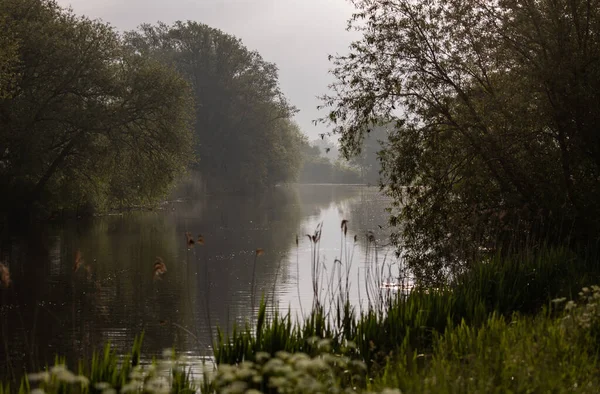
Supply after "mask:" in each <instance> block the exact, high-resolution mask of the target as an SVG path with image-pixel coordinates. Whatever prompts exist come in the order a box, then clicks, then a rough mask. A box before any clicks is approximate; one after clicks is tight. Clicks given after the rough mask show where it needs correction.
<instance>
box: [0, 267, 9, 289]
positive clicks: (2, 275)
mask: <svg viewBox="0 0 600 394" xmlns="http://www.w3.org/2000/svg"><path fill="white" fill-rule="evenodd" d="M0 285H1V286H2V287H4V288H5V289H6V288H8V286H10V271H9V269H8V267H7V266H6V265H5V264H3V263H0Z"/></svg>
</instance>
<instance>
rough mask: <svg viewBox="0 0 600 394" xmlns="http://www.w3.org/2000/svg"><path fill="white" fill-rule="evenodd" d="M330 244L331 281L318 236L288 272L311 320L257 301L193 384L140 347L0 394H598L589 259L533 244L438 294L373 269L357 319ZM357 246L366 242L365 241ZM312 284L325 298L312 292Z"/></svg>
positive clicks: (106, 353)
mask: <svg viewBox="0 0 600 394" xmlns="http://www.w3.org/2000/svg"><path fill="white" fill-rule="evenodd" d="M341 235H342V239H343V242H342V246H341V252H340V253H341V257H340V258H339V260H336V261H339V267H340V269H339V270H337V271H334V272H331V273H328V272H327V271H326V270H325V262H324V261H322V260H321V259H320V257H319V247H320V246H319V241H320V231H319V228H317V229H316V230H315V232H314V234H312V235H310V238H311V243H312V248H313V249H314V254H313V256H314V257H313V258H312V259H311V261H310V262H308V261H307V262H299V263H301V264H311V270H312V273H313V275H312V280H313V284H314V285H315V286H314V288H315V293H314V299H313V304H312V306H311V307H309V306H308V305H306V306H305V310H304V312H305V313H304V314H303V315H301V316H296V318H294V317H293V316H292V314H291V312H288V313H281V312H280V311H279V308H278V307H277V306H275V305H269V304H268V301H265V295H264V294H263V298H262V300H261V302H260V306H259V307H258V312H257V315H256V317H255V319H252V321H249V322H247V323H246V325H244V326H235V325H234V327H233V328H232V330H231V331H230V332H229V333H228V334H227V333H224V332H222V331H221V330H220V329H218V333H217V336H216V338H215V341H214V344H213V351H214V358H213V359H212V360H210V361H208V362H207V363H206V365H205V366H204V372H203V373H202V374H201V376H198V374H196V375H194V374H193V373H192V369H191V367H190V365H189V364H188V362H189V361H186V359H183V358H178V357H177V355H176V353H175V352H173V351H166V352H165V355H164V357H162V358H157V359H154V360H153V362H152V363H151V364H150V365H148V364H145V365H142V364H140V355H141V354H142V353H143V352H142V346H143V333H140V334H141V335H140V336H139V337H138V338H136V339H135V341H134V343H133V347H132V351H131V352H130V353H129V354H127V355H119V354H117V353H115V352H114V351H113V350H111V347H110V344H106V346H105V348H104V350H102V351H99V352H98V353H97V354H94V356H93V357H92V359H91V360H81V361H80V362H79V363H78V364H77V365H69V366H66V365H64V360H62V361H61V359H60V358H59V357H60V355H57V358H56V365H54V366H50V367H49V368H48V369H46V370H43V371H27V372H28V375H26V376H25V377H24V378H23V379H22V381H20V382H14V381H13V382H12V383H11V382H8V381H4V382H3V383H2V384H1V385H0V387H1V388H0V392H1V393H2V394H5V393H12V392H20V393H29V392H35V393H41V392H42V391H43V392H46V393H80V392H84V393H85V392H94V393H96V392H98V393H104V394H108V393H114V392H124V393H125V392H149V393H158V392H160V393H167V392H177V393H180V392H184V393H192V392H203V393H209V392H224V393H245V392H249V391H248V390H257V392H268V393H284V392H288V393H289V392H292V393H304V392H306V393H309V392H325V391H326V392H357V393H359V392H382V393H383V392H386V393H392V392H396V393H397V392H411V393H412V392H415V393H421V392H422V393H426V392H436V393H437V392H439V393H464V392H482V391H484V392H507V391H512V392H526V391H533V392H540V391H546V390H552V391H556V390H558V391H559V392H560V391H567V390H569V391H571V390H574V391H576V392H594V390H596V388H597V387H598V386H597V384H598V383H600V377H599V376H598V374H597V370H598V360H597V356H596V355H597V352H598V350H599V349H600V342H599V341H600V335H599V334H598V333H600V287H597V286H594V285H593V283H595V281H596V280H597V278H598V276H599V275H600V267H598V264H597V262H598V259H597V256H596V255H595V254H592V253H591V251H592V249H591V248H590V249H587V251H585V252H587V254H585V253H583V252H584V251H582V253H579V254H577V253H574V252H573V251H570V250H569V249H567V248H561V247H551V246H545V245H544V244H543V243H538V244H534V243H532V244H530V245H529V247H528V248H526V249H520V250H518V251H514V252H512V253H504V254H501V253H496V254H493V255H491V256H490V257H489V258H487V259H485V260H482V261H480V262H479V263H477V264H476V265H475V266H474V267H473V269H471V270H469V271H465V272H464V273H462V274H459V275H457V276H456V277H455V278H454V279H453V280H452V281H451V282H450V283H449V284H448V285H446V286H443V287H439V288H432V287H429V286H427V285H423V284H420V283H419V282H418V281H417V282H412V281H411V282H410V283H409V282H407V280H408V279H407V278H406V277H405V276H404V275H405V272H403V271H400V270H398V268H392V266H394V267H398V265H394V264H391V262H390V263H380V264H376V263H375V262H373V261H372V262H370V263H369V264H368V266H369V268H368V269H367V276H366V277H365V278H364V280H365V282H366V283H365V285H366V286H365V288H366V289H367V292H366V294H364V301H365V302H364V303H363V304H362V306H360V307H359V306H353V305H351V304H350V302H349V292H348V289H349V287H350V286H352V283H351V282H352V281H351V278H349V277H348V274H347V272H348V271H346V269H347V268H348V267H349V266H350V265H351V264H353V259H354V258H355V257H354V256H352V253H351V246H350V245H352V239H353V237H352V236H351V235H350V234H348V224H347V222H346V221H344V222H342V224H341ZM365 237H367V242H369V234H365ZM188 238H189V237H188ZM188 241H189V240H188ZM354 242H356V241H354ZM373 242H374V241H373ZM203 244H204V240H202V242H201V243H199V244H198V247H202V245H203ZM187 246H188V247H190V245H187ZM349 248H350V250H349ZM260 254H262V249H258V250H257V251H256V255H257V257H258V256H260ZM255 262H256V259H255ZM565 262H569V263H570V264H565ZM392 269H394V270H398V271H392ZM165 272H166V270H165ZM389 275H392V276H393V277H395V278H398V281H399V282H396V285H397V286H396V288H397V289H405V288H409V289H410V291H395V292H390V291H389V284H388V283H387V282H388V281H389ZM403 280H404V281H403ZM367 282H368V283H367ZM319 284H325V287H324V289H323V290H319V289H320V286H319ZM7 286H8V285H7ZM268 299H269V297H268V296H267V298H266V300H268ZM69 368H71V369H69ZM39 390H41V391H39Z"/></svg>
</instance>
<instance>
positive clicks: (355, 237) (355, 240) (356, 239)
mask: <svg viewBox="0 0 600 394" xmlns="http://www.w3.org/2000/svg"><path fill="white" fill-rule="evenodd" d="M357 241H358V236H357V235H356V234H355V235H354V243H356V242H357Z"/></svg>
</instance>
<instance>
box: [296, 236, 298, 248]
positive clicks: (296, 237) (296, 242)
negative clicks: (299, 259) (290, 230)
mask: <svg viewBox="0 0 600 394" xmlns="http://www.w3.org/2000/svg"><path fill="white" fill-rule="evenodd" d="M296 246H298V234H296Z"/></svg>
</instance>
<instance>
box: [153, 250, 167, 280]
mask: <svg viewBox="0 0 600 394" xmlns="http://www.w3.org/2000/svg"><path fill="white" fill-rule="evenodd" d="M153 272H154V280H157V279H161V276H162V275H163V274H164V273H165V272H167V266H166V265H165V263H164V261H163V259H162V258H161V257H158V256H157V257H156V261H155V262H154V271H153Z"/></svg>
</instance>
